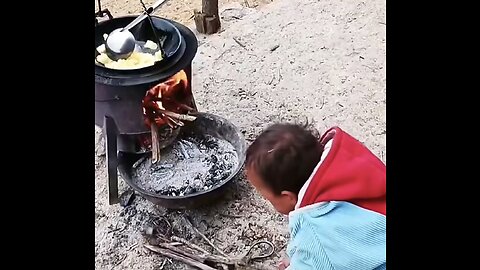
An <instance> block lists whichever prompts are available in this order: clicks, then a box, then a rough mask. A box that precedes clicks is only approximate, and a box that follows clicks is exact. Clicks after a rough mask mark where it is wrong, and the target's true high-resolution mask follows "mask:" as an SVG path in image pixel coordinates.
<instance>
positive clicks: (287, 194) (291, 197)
mask: <svg viewBox="0 0 480 270" xmlns="http://www.w3.org/2000/svg"><path fill="white" fill-rule="evenodd" d="M280 194H281V195H282V197H284V198H288V200H289V201H290V202H291V203H293V205H295V204H296V203H297V199H298V196H297V194H295V193H293V192H291V191H286V190H284V191H282V192H281V193H280Z"/></svg>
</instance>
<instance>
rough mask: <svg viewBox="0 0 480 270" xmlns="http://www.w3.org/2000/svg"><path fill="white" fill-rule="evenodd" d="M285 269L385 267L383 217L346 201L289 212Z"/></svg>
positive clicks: (352, 269) (368, 268) (355, 269)
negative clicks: (288, 238)
mask: <svg viewBox="0 0 480 270" xmlns="http://www.w3.org/2000/svg"><path fill="white" fill-rule="evenodd" d="M289 229H290V234H291V235H290V237H291V238H290V242H289V244H288V246H287V255H288V256H289V259H290V265H289V267H288V268H287V269H288V270H310V269H315V270H327V269H328V270H372V269H386V217H385V216H384V215H382V214H379V213H376V212H374V211H370V210H367V209H364V208H361V207H359V206H356V205H354V204H351V203H348V202H337V201H332V202H324V203H317V204H314V205H309V206H306V207H302V208H299V209H296V210H295V211H292V212H290V214H289Z"/></svg>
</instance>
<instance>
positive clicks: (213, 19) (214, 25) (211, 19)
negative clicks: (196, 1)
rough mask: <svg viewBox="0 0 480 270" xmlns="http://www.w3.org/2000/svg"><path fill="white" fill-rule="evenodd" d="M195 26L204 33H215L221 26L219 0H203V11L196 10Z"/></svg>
mask: <svg viewBox="0 0 480 270" xmlns="http://www.w3.org/2000/svg"><path fill="white" fill-rule="evenodd" d="M193 14H194V17H195V26H196V28H197V31H198V32H199V33H202V34H208V35H210V34H213V33H216V32H218V30H220V27H221V23H220V16H219V15H218V0H202V11H201V12H200V11H198V10H194V13H193Z"/></svg>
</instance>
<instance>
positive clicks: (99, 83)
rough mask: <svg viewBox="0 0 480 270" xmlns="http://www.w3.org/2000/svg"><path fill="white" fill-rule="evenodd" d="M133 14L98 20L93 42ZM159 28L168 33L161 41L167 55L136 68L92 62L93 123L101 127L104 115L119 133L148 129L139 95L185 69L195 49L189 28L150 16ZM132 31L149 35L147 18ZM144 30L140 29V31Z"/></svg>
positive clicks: (195, 43)
mask: <svg viewBox="0 0 480 270" xmlns="http://www.w3.org/2000/svg"><path fill="white" fill-rule="evenodd" d="M134 18H136V16H128V17H119V18H114V19H110V20H106V21H103V22H100V23H99V24H98V25H96V26H95V46H99V45H100V44H101V43H102V42H103V34H104V33H109V32H110V31H111V30H113V29H116V28H119V27H123V26H125V25H127V24H128V23H129V22H131V21H132V20H133V19H134ZM152 20H153V22H154V25H155V27H156V28H158V29H157V30H158V31H159V32H162V33H167V35H169V36H168V37H167V40H165V43H164V49H165V52H166V53H167V54H168V56H169V57H167V58H165V60H163V61H160V62H157V63H155V65H153V66H150V67H146V68H141V69H136V70H113V69H109V68H106V67H104V66H101V65H98V64H95V124H96V125H97V126H99V127H103V123H104V118H105V116H107V117H110V118H112V119H113V121H114V122H115V125H116V128H117V131H118V133H119V134H141V133H145V132H149V129H148V127H147V126H146V125H145V124H144V121H143V107H142V99H143V97H144V96H145V93H146V92H147V91H148V90H149V89H150V88H151V87H153V86H155V85H156V84H158V83H161V82H163V81H165V80H167V79H168V78H170V77H172V76H173V75H175V74H176V73H177V72H179V71H180V70H184V69H188V70H187V71H186V73H187V79H188V80H189V82H190V81H191V70H190V65H191V62H192V60H193V58H194V56H195V53H196V52H197V48H198V41H197V38H196V37H195V34H193V32H192V31H191V30H190V29H189V28H187V27H185V26H183V25H181V24H179V23H176V22H173V21H171V20H167V19H163V18H160V17H155V16H152ZM132 31H134V35H136V36H137V37H140V39H153V36H154V34H153V32H152V31H151V27H150V25H149V23H148V22H146V21H144V22H142V23H140V24H139V25H137V26H136V27H135V28H134V29H133V30H132ZM142 31H144V32H142Z"/></svg>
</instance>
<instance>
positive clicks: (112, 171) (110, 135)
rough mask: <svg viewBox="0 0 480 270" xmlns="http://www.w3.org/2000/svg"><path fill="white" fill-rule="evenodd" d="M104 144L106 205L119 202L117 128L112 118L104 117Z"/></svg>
mask: <svg viewBox="0 0 480 270" xmlns="http://www.w3.org/2000/svg"><path fill="white" fill-rule="evenodd" d="M103 128H104V129H105V130H104V134H105V144H106V146H107V149H106V152H107V176H108V203H109V204H110V205H112V204H116V203H118V202H119V199H118V173H117V167H118V156H117V133H118V132H117V126H116V125H115V121H113V119H112V118H110V117H108V116H105V118H104V124H103Z"/></svg>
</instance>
